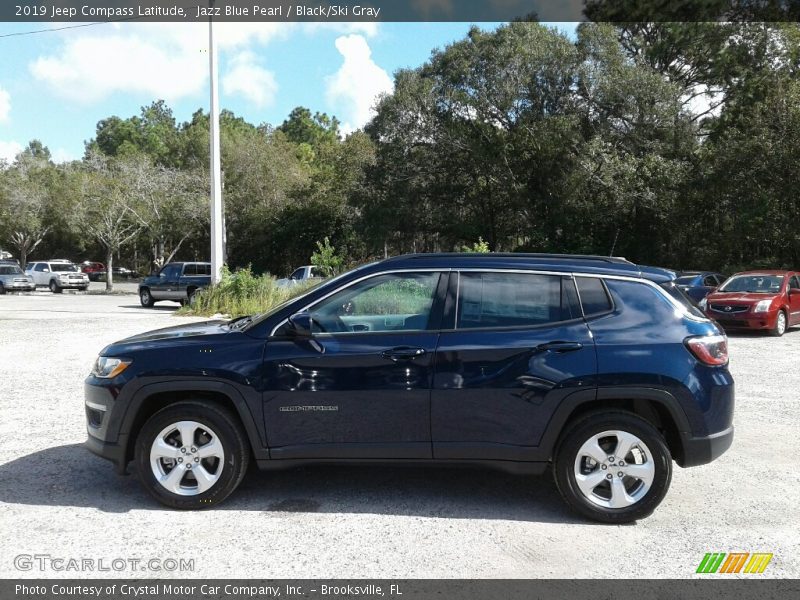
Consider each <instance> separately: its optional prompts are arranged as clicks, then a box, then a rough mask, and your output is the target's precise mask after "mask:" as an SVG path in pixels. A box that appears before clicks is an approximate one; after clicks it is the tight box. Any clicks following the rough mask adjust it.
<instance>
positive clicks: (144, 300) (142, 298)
mask: <svg viewBox="0 0 800 600" xmlns="http://www.w3.org/2000/svg"><path fill="white" fill-rule="evenodd" d="M139 302H141V304H142V306H144V307H145V308H153V305H154V304H155V303H156V301H155V300H153V296H152V294H150V290H148V289H147V288H142V289H141V290H139Z"/></svg>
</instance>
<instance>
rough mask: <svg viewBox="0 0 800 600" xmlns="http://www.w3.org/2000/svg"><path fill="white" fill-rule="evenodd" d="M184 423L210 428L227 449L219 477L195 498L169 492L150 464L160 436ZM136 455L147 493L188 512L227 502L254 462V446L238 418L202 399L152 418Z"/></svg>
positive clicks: (178, 405) (144, 431)
mask: <svg viewBox="0 0 800 600" xmlns="http://www.w3.org/2000/svg"><path fill="white" fill-rule="evenodd" d="M180 421H194V422H197V423H199V424H201V425H203V426H206V427H208V428H209V429H210V430H211V431H213V432H214V434H215V435H216V436H217V437H218V439H219V441H220V442H221V444H222V447H223V449H224V460H222V461H221V463H219V464H218V466H217V468H219V469H221V472H220V474H219V478H218V479H217V481H216V482H215V483H214V484H213V485H212V486H211V487H210V488H209V489H207V490H206V491H204V492H202V493H195V494H194V495H180V494H176V493H173V492H171V491H169V490H167V489H166V488H165V487H164V486H162V485H161V484H160V483H159V482H158V480H157V479H156V475H155V474H154V472H153V468H152V467H151V463H150V449H151V446H152V445H153V443H154V441H155V440H156V437H157V436H158V435H159V434H160V433H161V432H162V431H163V430H164V429H165V428H169V427H170V426H171V425H172V424H174V423H177V422H180ZM135 452H136V453H135V457H134V460H135V462H136V468H137V472H138V475H139V480H140V481H141V482H142V485H144V487H145V488H146V489H147V491H148V492H149V493H150V494H151V495H152V496H153V497H154V498H155V499H156V500H158V501H159V502H161V503H162V504H164V505H165V506H169V507H170V508H177V509H184V510H197V509H203V508H210V507H212V506H214V505H216V504H219V503H220V502H222V501H223V500H225V499H226V498H227V497H228V496H229V495H230V494H231V493H232V492H233V491H234V490H235V489H236V488H237V487H238V486H239V484H240V483H241V481H242V479H243V478H244V475H245V473H246V472H247V466H248V463H249V461H250V446H249V444H248V442H247V437H246V435H245V432H244V430H243V429H242V426H241V424H240V423H239V420H238V419H237V418H236V416H234V415H233V413H231V412H230V411H228V410H227V409H225V408H223V407H221V406H219V405H216V404H212V403H209V402H203V401H201V400H189V401H185V402H178V403H176V404H171V405H169V406H167V407H166V408H163V409H162V410H160V411H158V412H157V413H156V414H154V415H153V416H152V417H150V418H149V419H148V420H147V422H146V423H145V424H144V426H143V427H142V429H141V431H140V432H139V435H138V436H137V438H136V450H135ZM188 462H189V461H188V460H187V463H188Z"/></svg>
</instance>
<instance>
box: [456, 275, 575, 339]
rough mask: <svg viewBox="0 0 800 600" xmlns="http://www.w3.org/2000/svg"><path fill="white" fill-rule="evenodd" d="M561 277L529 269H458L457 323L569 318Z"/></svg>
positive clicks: (524, 323)
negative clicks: (499, 270) (501, 270)
mask: <svg viewBox="0 0 800 600" xmlns="http://www.w3.org/2000/svg"><path fill="white" fill-rule="evenodd" d="M561 288H562V278H561V277H560V276H555V275H537V274H532V273H461V278H460V281H459V288H458V306H457V311H458V313H457V319H456V327H457V328H458V329H478V328H486V327H491V328H495V327H532V326H536V325H545V324H547V323H555V322H558V321H564V320H567V319H569V318H571V316H570V314H569V309H568V306H567V308H566V309H565V308H564V306H565V302H564V301H562V289H561Z"/></svg>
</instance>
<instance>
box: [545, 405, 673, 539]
mask: <svg viewBox="0 0 800 600" xmlns="http://www.w3.org/2000/svg"><path fill="white" fill-rule="evenodd" d="M554 462H555V464H554V469H555V479H556V485H557V486H558V489H559V491H560V492H561V495H562V496H563V497H564V499H565V500H566V502H567V504H569V505H570V506H571V507H572V508H573V509H574V510H576V511H577V512H579V513H580V514H582V515H584V516H586V517H588V518H590V519H593V520H596V521H602V522H604V523H628V522H630V521H635V520H637V519H641V518H643V517H646V516H648V515H649V514H650V513H652V512H653V511H654V510H655V508H656V507H657V506H658V505H659V504H660V503H661V501H662V500H663V499H664V496H665V495H666V493H667V490H668V489H669V484H670V481H671V479H672V456H671V454H670V451H669V448H668V447H667V444H666V442H665V441H664V437H663V436H662V435H661V433H659V431H658V430H657V429H656V428H655V427H653V426H652V425H651V424H650V423H649V422H648V421H645V420H644V419H642V418H640V417H638V416H636V415H634V414H632V413H628V412H623V411H607V412H594V413H590V414H587V415H585V416H584V417H582V418H580V419H579V420H577V421H576V422H575V423H573V424H572V425H571V426H570V427H569V429H568V431H566V432H565V434H564V435H563V436H562V438H561V441H560V443H559V446H558V448H557V449H556V457H555V461H554Z"/></svg>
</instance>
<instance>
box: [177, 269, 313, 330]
mask: <svg viewBox="0 0 800 600" xmlns="http://www.w3.org/2000/svg"><path fill="white" fill-rule="evenodd" d="M317 283H318V282H315V283H311V284H299V285H294V286H291V287H280V286H278V285H277V280H276V279H275V278H274V277H272V276H271V275H253V272H252V271H251V270H250V267H247V268H245V269H239V270H237V271H236V272H234V273H231V272H230V270H228V268H227V267H223V268H222V279H221V280H220V282H219V283H217V284H214V285H211V286H209V287H207V288H205V289H203V290H200V291H198V292H197V293H196V294H195V298H194V303H193V304H192V306H185V307H184V308H182V309H181V310H180V311H178V314H181V315H198V316H206V317H207V316H211V315H215V314H223V315H229V316H230V317H231V318H235V317H241V316H244V315H252V314H256V313H261V312H265V311H267V310H269V309H271V308H272V307H274V306H277V305H278V304H281V303H282V302H285V301H286V300H289V299H290V298H293V297H295V296H299V295H300V294H302V293H303V292H305V291H307V290H308V289H310V288H312V287H314V285H316V284H317Z"/></svg>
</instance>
